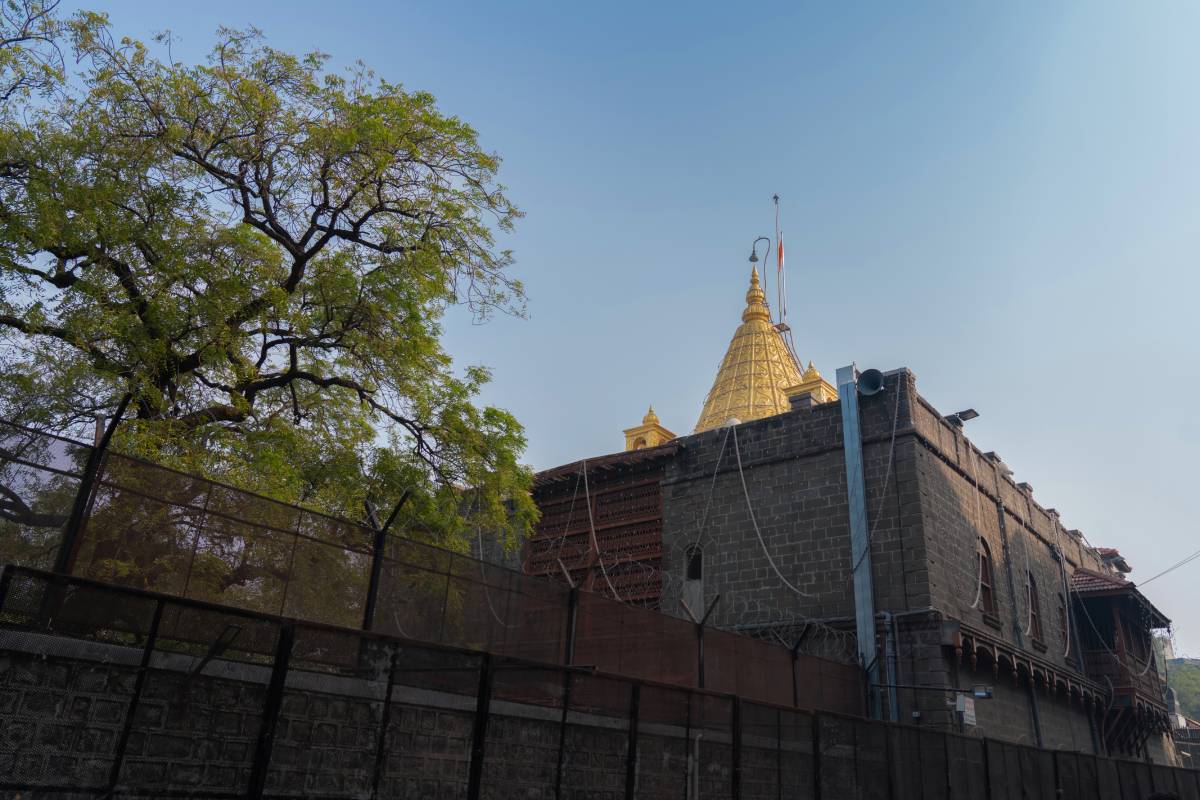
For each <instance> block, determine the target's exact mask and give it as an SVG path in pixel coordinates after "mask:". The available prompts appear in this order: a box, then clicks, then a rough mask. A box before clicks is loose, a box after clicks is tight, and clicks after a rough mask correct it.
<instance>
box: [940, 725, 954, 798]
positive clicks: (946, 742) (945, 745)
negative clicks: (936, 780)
mask: <svg viewBox="0 0 1200 800" xmlns="http://www.w3.org/2000/svg"><path fill="white" fill-rule="evenodd" d="M942 760H943V761H945V762H946V797H954V776H953V772H954V771H953V770H952V769H951V768H950V734H948V733H943V734H942Z"/></svg>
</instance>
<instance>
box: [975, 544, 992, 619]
mask: <svg viewBox="0 0 1200 800" xmlns="http://www.w3.org/2000/svg"><path fill="white" fill-rule="evenodd" d="M995 585H996V581H995V580H994V579H993V578H992V551H991V548H989V547H988V545H987V542H985V541H984V540H983V537H982V536H981V537H980V538H979V607H980V608H981V609H982V610H983V613H985V614H995V613H996V595H995V592H994V591H993V589H994V587H995Z"/></svg>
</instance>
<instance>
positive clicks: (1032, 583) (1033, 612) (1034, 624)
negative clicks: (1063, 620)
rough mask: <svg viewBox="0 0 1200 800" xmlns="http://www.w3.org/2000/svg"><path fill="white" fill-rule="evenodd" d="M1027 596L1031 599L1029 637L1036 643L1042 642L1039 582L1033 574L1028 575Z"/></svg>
mask: <svg viewBox="0 0 1200 800" xmlns="http://www.w3.org/2000/svg"><path fill="white" fill-rule="evenodd" d="M1026 576H1027V577H1026V583H1025V594H1026V597H1027V598H1028V599H1029V635H1030V636H1032V637H1033V640H1034V641H1035V642H1040V641H1041V640H1042V609H1041V606H1040V605H1038V590H1037V581H1036V580H1035V579H1034V577H1033V573H1032V572H1028V573H1026Z"/></svg>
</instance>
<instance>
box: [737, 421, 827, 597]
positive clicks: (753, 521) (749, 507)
mask: <svg viewBox="0 0 1200 800" xmlns="http://www.w3.org/2000/svg"><path fill="white" fill-rule="evenodd" d="M730 427H732V428H733V453H734V455H735V456H737V467H738V477H739V478H740V479H741V481H742V494H743V495H744V496H745V498H746V511H747V513H748V514H749V515H750V524H751V525H752V526H753V527H754V535H755V536H757V537H758V543H759V544H760V545H761V546H762V550H763V555H765V556H766V557H767V563H768V564H770V565H771V569H773V570H774V571H775V574H776V575H777V576H778V577H779V580H780V581H782V582H783V585H784V586H786V587H788V588H789V589H791V590H792V591H793V592H795V593H796V594H798V595H799V596H801V597H812V595H811V594H807V593H805V592H802V591H800V590H799V589H797V588H796V587H795V586H793V585H792V582H791V581H789V580H788V579H787V578H785V577H784V576H783V573H782V572H781V571H780V570H779V567H778V565H776V563H775V559H774V558H772V557H771V551H770V550H768V549H767V543H766V541H764V540H763V536H762V531H760V530H759V529H758V520H756V519H755V518H754V507H753V505H752V504H751V503H750V490H749V489H748V488H746V474H745V472H743V471H742V451H741V448H740V447H739V446H738V436H737V426H736V425H732V426H730Z"/></svg>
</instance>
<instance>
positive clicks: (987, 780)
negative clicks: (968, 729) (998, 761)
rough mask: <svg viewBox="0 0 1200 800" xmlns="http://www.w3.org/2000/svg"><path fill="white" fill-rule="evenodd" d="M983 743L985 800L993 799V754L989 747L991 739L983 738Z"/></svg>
mask: <svg viewBox="0 0 1200 800" xmlns="http://www.w3.org/2000/svg"><path fill="white" fill-rule="evenodd" d="M981 741H982V743H983V791H984V800H992V797H993V796H994V793H993V792H992V760H991V759H992V754H991V749H992V748H990V747H988V742H989V741H991V740H990V739H988V738H987V737H984V738H983V739H982V740H981Z"/></svg>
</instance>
